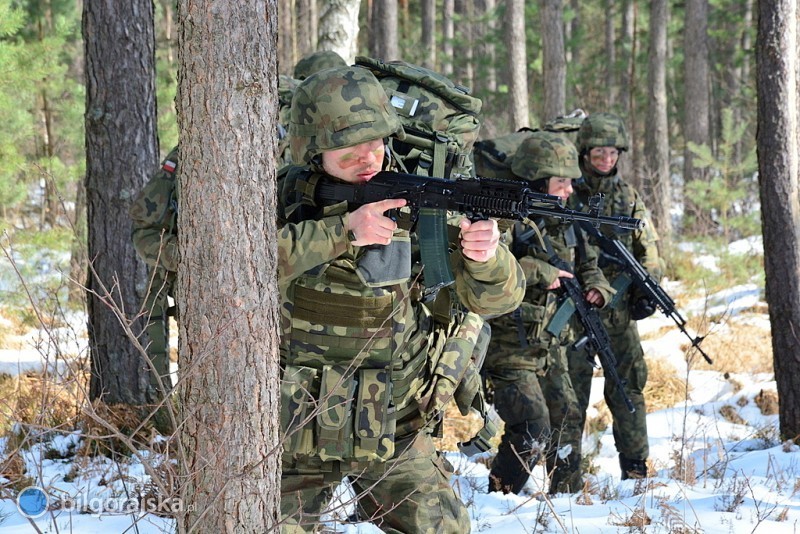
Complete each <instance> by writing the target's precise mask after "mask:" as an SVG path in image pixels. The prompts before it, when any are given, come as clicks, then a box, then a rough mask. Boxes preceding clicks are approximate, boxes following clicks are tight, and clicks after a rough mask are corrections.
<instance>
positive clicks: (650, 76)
mask: <svg viewBox="0 0 800 534" xmlns="http://www.w3.org/2000/svg"><path fill="white" fill-rule="evenodd" d="M667 1H668V0H651V2H650V50H649V54H648V56H649V58H650V61H649V65H648V71H647V87H648V103H647V121H646V122H645V124H647V128H645V148H644V152H645V158H646V161H647V172H646V173H645V178H644V191H645V193H644V194H645V204H646V205H647V206H649V207H650V209H651V210H652V214H653V224H655V227H656V230H657V231H658V233H659V235H660V237H661V238H662V239H665V240H666V239H669V237H670V235H671V230H672V228H671V226H672V225H671V222H670V218H669V206H670V205H671V204H672V202H671V197H672V194H671V187H670V177H669V130H668V125H667V23H668V21H669V14H668V11H667Z"/></svg>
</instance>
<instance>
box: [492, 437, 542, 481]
mask: <svg viewBox="0 0 800 534" xmlns="http://www.w3.org/2000/svg"><path fill="white" fill-rule="evenodd" d="M540 451H541V446H540V445H539V444H538V442H536V441H534V440H530V439H529V438H525V437H523V436H522V435H520V434H516V435H512V437H511V439H510V440H509V439H508V434H504V435H503V440H502V441H501V443H500V446H499V447H498V449H497V456H495V457H494V460H493V461H492V468H491V470H490V471H489V491H490V492H492V491H502V492H503V493H519V492H520V491H522V488H524V487H525V483H526V482H527V481H528V477H529V476H530V473H531V470H532V469H533V468H534V467H535V466H536V464H537V463H539V458H540V457H541V452H540Z"/></svg>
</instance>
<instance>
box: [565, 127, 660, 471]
mask: <svg viewBox="0 0 800 534" xmlns="http://www.w3.org/2000/svg"><path fill="white" fill-rule="evenodd" d="M577 145H578V151H579V152H580V167H581V171H582V173H583V177H582V178H581V179H580V180H578V181H577V182H576V184H575V195H574V196H573V197H572V198H571V199H570V205H571V206H572V207H575V208H576V209H589V205H590V200H591V199H592V197H595V196H596V195H597V194H602V195H603V207H602V211H603V213H604V214H606V215H616V216H626V217H635V218H638V219H643V220H645V221H646V222H647V224H646V225H645V227H644V228H640V229H636V230H627V229H623V228H610V227H603V228H602V229H601V231H602V232H603V234H604V235H606V236H608V237H610V238H612V239H616V240H618V241H619V242H620V243H621V244H622V245H624V246H625V248H627V249H628V250H629V251H630V253H631V254H632V255H633V257H634V258H635V259H636V261H637V262H638V263H639V264H640V265H641V267H643V268H644V269H646V271H647V272H648V273H649V274H650V275H651V276H652V278H654V279H656V280H659V279H660V278H661V276H662V274H663V268H662V262H661V260H660V258H659V254H658V249H657V247H656V241H657V240H658V236H657V234H656V232H655V229H654V227H653V226H652V225H651V224H649V217H648V212H647V209H646V207H645V205H644V202H643V201H642V198H641V197H640V195H639V193H638V192H637V191H636V189H634V188H633V186H631V185H630V184H628V183H627V182H625V181H624V180H623V179H622V177H621V176H620V175H619V173H618V172H617V163H618V162H619V158H620V155H621V153H622V152H624V151H626V150H627V149H628V134H627V132H626V130H625V125H624V124H623V122H622V119H620V118H619V117H618V116H616V115H614V114H612V113H593V114H591V115H589V116H588V117H587V118H586V119H584V121H583V123H582V124H581V127H580V129H579V130H578V137H577ZM595 198H596V197H595ZM594 234H595V235H596V232H594ZM591 243H592V244H593V245H594V246H598V245H597V241H596V237H592V238H591ZM606 260H607V256H604V255H603V254H601V255H600V261H599V264H600V266H601V268H602V269H603V274H605V276H606V278H607V279H608V280H609V281H610V282H611V284H612V286H613V287H614V288H615V289H616V291H617V293H616V295H615V296H614V299H613V301H612V302H611V303H610V304H609V305H608V306H607V307H606V308H605V309H604V310H603V311H602V312H601V315H602V318H603V323H604V324H605V326H606V329H607V330H608V334H609V336H610V338H611V348H612V350H613V352H614V354H615V355H616V358H617V368H616V370H617V373H618V374H619V377H620V378H621V379H622V381H623V383H624V384H625V386H624V390H625V393H626V395H627V397H629V398H630V400H631V401H632V402H633V406H634V408H635V410H633V411H631V410H630V409H629V406H627V405H626V404H625V403H624V402H623V400H622V398H621V396H620V395H615V393H614V390H615V388H616V385H615V384H614V383H613V381H611V380H606V384H605V391H604V396H605V400H606V403H607V404H608V407H609V409H610V410H611V414H612V416H613V432H614V442H615V444H616V447H617V452H618V453H619V465H620V470H621V478H622V480H625V479H628V478H644V477H646V476H647V463H646V461H647V457H648V455H649V444H648V438H647V420H646V410H645V399H644V394H643V393H642V391H643V390H644V387H645V384H646V382H647V364H646V363H645V360H644V351H643V350H642V344H641V341H640V339H639V331H638V329H637V326H636V321H638V320H641V319H644V318H646V317H649V316H650V315H652V314H653V312H654V311H655V305H654V303H653V302H652V301H651V300H650V299H649V298H647V295H646V294H644V293H643V292H642V291H641V290H640V289H639V288H638V287H637V286H636V285H631V278H630V277H628V276H624V275H623V271H624V269H623V268H622V267H621V265H620V263H619V262H617V261H606ZM592 373H593V366H592V363H591V362H588V361H587V360H586V358H585V357H584V355H583V354H579V353H577V352H576V353H573V354H571V355H570V374H571V376H572V382H573V386H574V387H575V392H576V394H577V396H578V401H579V403H580V405H581V410H580V412H581V418H580V423H581V427H582V426H583V423H584V421H585V419H586V409H587V408H588V405H589V393H590V390H591V380H592ZM606 377H607V378H608V374H607V373H606Z"/></svg>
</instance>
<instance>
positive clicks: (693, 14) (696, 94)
mask: <svg viewBox="0 0 800 534" xmlns="http://www.w3.org/2000/svg"><path fill="white" fill-rule="evenodd" d="M683 48H684V58H685V59H684V88H685V93H684V107H683V132H684V136H685V139H686V148H685V149H684V151H683V156H684V159H683V180H684V184H689V183H690V182H693V181H695V180H702V181H705V179H706V176H707V174H708V172H707V171H706V170H705V169H703V168H699V167H695V165H694V154H693V153H692V151H691V150H689V146H688V144H689V143H690V142H692V143H696V144H698V145H708V146H709V147H711V146H712V142H711V138H710V135H709V132H710V128H709V126H710V118H709V110H710V109H711V98H710V97H711V79H710V72H709V57H708V0H687V1H686V12H685V19H684V47H683ZM683 197H684V198H685V199H686V200H685V202H684V205H685V206H686V210H685V211H686V212H688V213H693V214H694V215H695V217H696V220H697V221H698V222H700V221H703V220H706V219H707V220H708V221H709V222H710V219H709V218H708V217H707V216H706V217H703V216H702V214H701V213H700V208H699V207H698V206H697V205H696V204H694V203H693V202H691V199H688V198H686V196H685V195H683ZM707 227H708V225H707V224H704V223H702V222H700V224H699V226H698V228H696V229H702V228H707Z"/></svg>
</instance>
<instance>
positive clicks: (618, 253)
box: [580, 221, 713, 363]
mask: <svg viewBox="0 0 800 534" xmlns="http://www.w3.org/2000/svg"><path fill="white" fill-rule="evenodd" d="M580 225H581V227H582V228H583V229H584V230H586V233H588V234H589V235H590V236H592V237H594V238H595V241H596V243H597V245H598V246H599V247H600V249H601V250H602V251H603V252H604V253H605V254H606V257H607V258H608V259H610V260H611V261H613V262H614V263H616V264H617V265H619V266H620V267H622V270H623V272H624V274H625V275H626V276H627V277H628V278H629V279H630V283H633V285H634V286H636V288H637V289H638V290H639V291H640V292H641V293H642V295H644V296H645V297H646V298H647V299H648V300H649V301H650V303H651V304H652V305H653V306H655V307H657V308H658V309H659V310H661V312H662V313H663V314H664V315H666V316H667V317H669V318H670V319H672V320H673V321H675V324H676V325H678V328H680V330H681V332H683V333H684V334H685V335H686V337H688V338H689V340H690V341H691V342H692V347H694V348H696V349H697V350H698V351H699V352H700V354H702V355H703V358H705V360H706V361H707V362H708V363H713V362H712V360H711V358H709V356H708V354H706V353H705V352H704V351H703V349H702V348H700V343H701V342H702V341H703V339H704V338H705V336H695V337H692V335H691V334H689V332H688V331H687V330H686V319H684V318H683V316H682V315H681V314H680V313H679V312H678V310H677V309H676V308H675V301H674V300H672V298H670V296H669V295H668V294H667V292H666V291H664V289H663V288H662V287H661V286H660V285H659V284H658V282H657V281H656V280H655V279H654V278H653V277H652V276H650V273H648V272H647V270H646V269H645V268H644V267H642V265H641V264H640V263H639V262H638V261H636V258H634V257H633V254H631V252H630V251H629V250H628V248H627V247H626V246H625V245H623V244H622V242H620V241H619V240H618V239H613V238H611V237H608V236H606V235H605V234H603V233H602V232H601V231H600V230H598V229H597V228H596V227H595V226H593V225H590V224H585V223H584V222H582V221H581V222H580Z"/></svg>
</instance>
